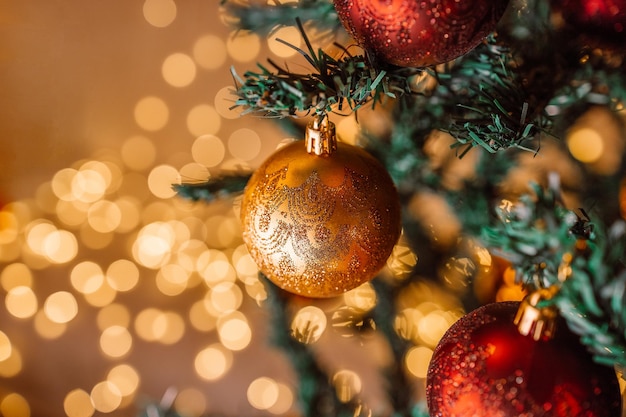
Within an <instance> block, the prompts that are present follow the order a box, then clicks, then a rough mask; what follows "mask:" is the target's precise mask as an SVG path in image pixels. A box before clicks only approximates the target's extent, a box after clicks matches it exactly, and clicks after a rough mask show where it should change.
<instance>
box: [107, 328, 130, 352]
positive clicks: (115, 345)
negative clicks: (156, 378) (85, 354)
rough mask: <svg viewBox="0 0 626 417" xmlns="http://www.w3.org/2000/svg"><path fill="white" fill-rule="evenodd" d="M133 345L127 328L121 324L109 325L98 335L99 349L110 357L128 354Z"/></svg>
mask: <svg viewBox="0 0 626 417" xmlns="http://www.w3.org/2000/svg"><path fill="white" fill-rule="evenodd" d="M132 345H133V338H132V336H131V335H130V332H129V331H128V329H126V328H125V327H122V326H111V327H108V328H106V329H104V331H103V332H102V334H101V335H100V349H102V352H104V354H105V355H107V356H110V357H112V358H121V357H122V356H124V355H126V354H128V352H130V349H131V347H132Z"/></svg>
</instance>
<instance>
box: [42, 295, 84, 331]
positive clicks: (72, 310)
mask: <svg viewBox="0 0 626 417" xmlns="http://www.w3.org/2000/svg"><path fill="white" fill-rule="evenodd" d="M43 309H44V312H45V313H46V316H48V318H49V319H50V320H51V321H53V322H55V323H67V322H69V321H71V320H72V319H73V318H74V317H76V314H78V303H77V302H76V298H74V296H73V295H72V293H70V292H67V291H58V292H55V293H53V294H51V295H50V296H48V298H47V299H46V301H45V303H44V306H43Z"/></svg>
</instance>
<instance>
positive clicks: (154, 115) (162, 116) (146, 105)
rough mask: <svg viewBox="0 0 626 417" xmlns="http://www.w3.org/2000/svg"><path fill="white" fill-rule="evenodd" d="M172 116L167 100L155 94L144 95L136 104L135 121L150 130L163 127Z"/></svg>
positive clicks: (153, 130)
mask: <svg viewBox="0 0 626 417" xmlns="http://www.w3.org/2000/svg"><path fill="white" fill-rule="evenodd" d="M169 117H170V110H169V108H168V106H167V104H166V102H165V101H164V100H163V99H161V98H159V97H154V96H148V97H144V98H142V99H141V100H139V101H138V102H137V104H136V105H135V122H136V123H137V125H138V126H139V127H141V128H142V129H144V130H147V131H149V132H155V131H157V130H161V129H163V127H165V125H166V124H167V122H168V120H169Z"/></svg>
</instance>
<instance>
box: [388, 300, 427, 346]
mask: <svg viewBox="0 0 626 417" xmlns="http://www.w3.org/2000/svg"><path fill="white" fill-rule="evenodd" d="M423 317H424V314H423V313H422V312H421V311H419V310H418V309H416V308H406V309H404V310H402V311H401V312H400V313H399V314H398V315H397V316H396V318H395V320H394V329H395V331H396V333H397V334H398V335H399V336H400V337H402V338H403V339H406V340H411V341H413V342H417V341H418V330H417V326H418V324H419V322H420V321H421V320H422V318H423Z"/></svg>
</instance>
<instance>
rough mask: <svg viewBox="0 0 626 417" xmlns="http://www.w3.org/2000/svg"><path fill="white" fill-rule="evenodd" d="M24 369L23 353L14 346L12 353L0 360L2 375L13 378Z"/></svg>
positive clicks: (0, 375)
mask: <svg viewBox="0 0 626 417" xmlns="http://www.w3.org/2000/svg"><path fill="white" fill-rule="evenodd" d="M21 371H22V354H21V353H20V351H19V350H17V348H16V347H15V346H14V347H13V348H12V349H11V355H10V356H9V357H8V358H6V359H5V360H3V361H0V377H4V378H11V377H14V376H15V375H17V374H19V373H20V372H21Z"/></svg>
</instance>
